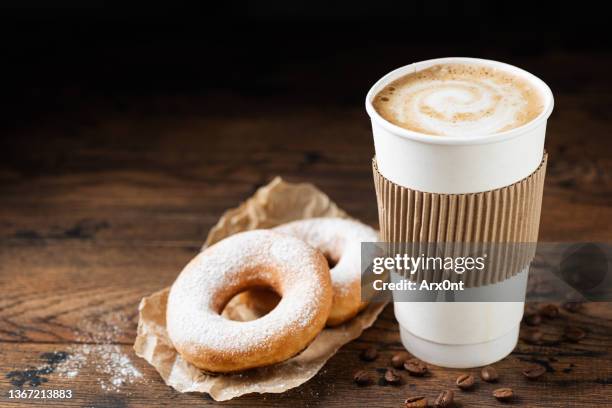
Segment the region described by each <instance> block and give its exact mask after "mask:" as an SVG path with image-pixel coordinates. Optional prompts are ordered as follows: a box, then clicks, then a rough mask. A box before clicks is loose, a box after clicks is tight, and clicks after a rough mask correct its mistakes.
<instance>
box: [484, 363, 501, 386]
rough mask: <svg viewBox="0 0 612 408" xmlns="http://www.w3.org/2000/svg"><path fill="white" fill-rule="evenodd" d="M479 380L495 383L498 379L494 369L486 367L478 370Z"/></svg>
mask: <svg viewBox="0 0 612 408" xmlns="http://www.w3.org/2000/svg"><path fill="white" fill-rule="evenodd" d="M480 378H482V379H483V380H484V381H486V382H495V381H497V380H498V379H499V375H498V374H497V370H496V369H495V368H493V367H491V366H486V367H483V368H482V370H480Z"/></svg>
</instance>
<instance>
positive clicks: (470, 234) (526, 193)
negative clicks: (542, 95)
mask: <svg viewBox="0 0 612 408" xmlns="http://www.w3.org/2000/svg"><path fill="white" fill-rule="evenodd" d="M547 159H548V155H547V154H546V153H544V156H543V158H542V162H541V164H540V166H539V167H538V168H537V169H536V170H535V171H534V172H533V173H532V174H531V175H529V176H528V177H526V178H524V179H523V180H520V181H518V182H516V183H514V184H512V185H509V186H506V187H503V188H500V189H496V190H491V191H485V192H482V193H473V194H435V193H426V192H422V191H417V190H413V189H410V188H408V187H403V186H400V185H398V184H395V183H393V182H392V181H390V180H388V179H387V178H385V177H384V176H383V175H382V174H380V172H379V171H378V167H377V165H376V159H375V158H374V159H373V160H372V170H373V174H374V185H375V188H376V197H377V202H378V216H379V222H380V228H381V232H380V234H381V237H382V240H383V241H384V242H388V243H389V251H391V252H394V253H413V254H422V253H423V254H425V255H434V254H431V253H430V252H431V251H438V253H436V254H435V255H438V256H440V255H442V256H452V257H456V256H461V255H465V254H468V253H487V254H488V255H489V262H488V264H489V268H488V269H487V271H486V272H485V273H482V272H473V273H470V272H467V273H465V274H464V275H461V276H459V275H457V274H455V273H448V274H446V275H444V276H442V275H441V274H440V273H438V272H436V273H430V272H429V273H425V272H423V271H420V272H418V273H416V274H414V275H412V276H411V277H410V279H412V280H417V281H421V280H423V279H426V280H428V281H432V280H433V281H440V280H442V279H450V280H457V279H461V280H463V282H464V283H465V285H466V286H467V287H477V286H481V285H485V284H490V283H496V282H499V281H502V280H505V279H507V278H509V277H511V276H513V275H514V274H516V273H518V272H520V271H521V270H523V269H524V268H525V267H527V265H529V263H530V262H531V260H532V259H533V256H534V253H535V245H531V244H529V243H536V242H537V240H538V230H539V224H540V212H541V207H542V192H543V189H544V177H545V175H546V163H547ZM431 243H438V244H440V245H437V246H434V245H429V244H431ZM439 251H443V252H444V254H440V253H439Z"/></svg>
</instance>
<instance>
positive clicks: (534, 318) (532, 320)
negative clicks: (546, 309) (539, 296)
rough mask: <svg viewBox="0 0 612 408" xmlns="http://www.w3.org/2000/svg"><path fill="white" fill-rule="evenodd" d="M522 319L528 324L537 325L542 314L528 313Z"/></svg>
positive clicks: (540, 321)
mask: <svg viewBox="0 0 612 408" xmlns="http://www.w3.org/2000/svg"><path fill="white" fill-rule="evenodd" d="M523 321H524V322H525V323H526V324H527V325H529V326H539V325H540V323H542V316H540V314H539V313H535V312H533V313H528V314H525V316H523Z"/></svg>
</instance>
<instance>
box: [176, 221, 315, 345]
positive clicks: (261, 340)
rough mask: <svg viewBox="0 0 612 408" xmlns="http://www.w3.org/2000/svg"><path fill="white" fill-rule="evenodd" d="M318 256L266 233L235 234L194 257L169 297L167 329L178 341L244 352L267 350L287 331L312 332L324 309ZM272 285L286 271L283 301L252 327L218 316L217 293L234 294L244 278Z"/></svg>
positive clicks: (295, 241)
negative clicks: (306, 330)
mask: <svg viewBox="0 0 612 408" xmlns="http://www.w3.org/2000/svg"><path fill="white" fill-rule="evenodd" d="M319 259H320V258H319V255H318V253H317V252H316V251H315V250H314V249H313V248H311V247H309V246H308V245H306V244H304V242H302V241H301V240H298V239H296V238H293V237H290V236H287V235H282V234H278V233H274V232H271V231H265V230H256V231H249V232H244V233H240V234H236V235H233V236H231V237H229V238H226V239H225V240H223V241H220V242H218V243H216V244H215V245H213V246H211V247H209V248H207V249H206V250H205V251H203V252H202V253H200V254H199V255H198V256H196V258H194V259H193V260H192V261H191V262H190V263H189V264H188V265H187V266H186V267H185V269H184V270H183V271H182V272H181V274H180V275H179V277H178V278H177V280H176V282H175V283H174V284H173V286H172V289H171V291H170V295H169V297H168V306H167V328H168V333H169V335H170V337H171V338H172V339H173V341H179V342H190V343H194V344H198V345H202V346H204V347H206V348H211V349H216V350H223V351H225V352H232V351H235V352H239V351H243V350H251V349H252V348H253V347H256V346H258V347H265V345H266V344H267V343H268V341H269V340H270V339H272V338H274V337H276V336H278V335H279V334H280V333H284V332H286V331H287V330H297V329H300V328H303V327H307V326H309V325H310V324H311V323H312V320H313V318H314V317H315V315H316V314H317V310H318V308H320V307H321V306H320V301H319V299H320V297H321V296H322V295H323V293H324V292H323V291H324V288H323V287H322V286H321V285H320V282H321V281H320V279H321V277H320V276H317V275H316V274H314V273H313V271H315V270H317V268H318V266H317V264H316V262H319ZM246 270H248V271H250V272H249V273H250V276H251V278H253V276H256V277H259V281H260V282H261V281H264V282H265V281H268V282H270V281H272V279H274V275H276V274H277V273H276V272H275V270H282V271H283V283H282V285H283V288H282V292H283V293H282V295H283V296H282V299H281V301H280V302H279V304H278V305H277V307H276V308H275V309H274V310H273V311H272V312H270V313H268V314H267V315H265V316H263V317H261V318H259V319H257V320H252V321H249V322H237V321H232V320H228V319H226V318H224V317H222V316H220V315H219V310H218V309H219V308H220V306H221V305H217V304H215V303H214V302H215V296H214V294H216V293H219V291H222V290H223V291H230V292H231V291H232V290H233V289H232V288H238V286H239V282H240V281H241V280H243V279H245V273H244V271H246Z"/></svg>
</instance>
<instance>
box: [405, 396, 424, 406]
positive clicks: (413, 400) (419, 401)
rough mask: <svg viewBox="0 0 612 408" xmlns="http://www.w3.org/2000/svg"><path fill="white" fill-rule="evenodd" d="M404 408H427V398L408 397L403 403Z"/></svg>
mask: <svg viewBox="0 0 612 408" xmlns="http://www.w3.org/2000/svg"><path fill="white" fill-rule="evenodd" d="M404 404H405V406H406V408H427V405H428V404H427V398H425V397H408V398H406V401H404Z"/></svg>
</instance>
